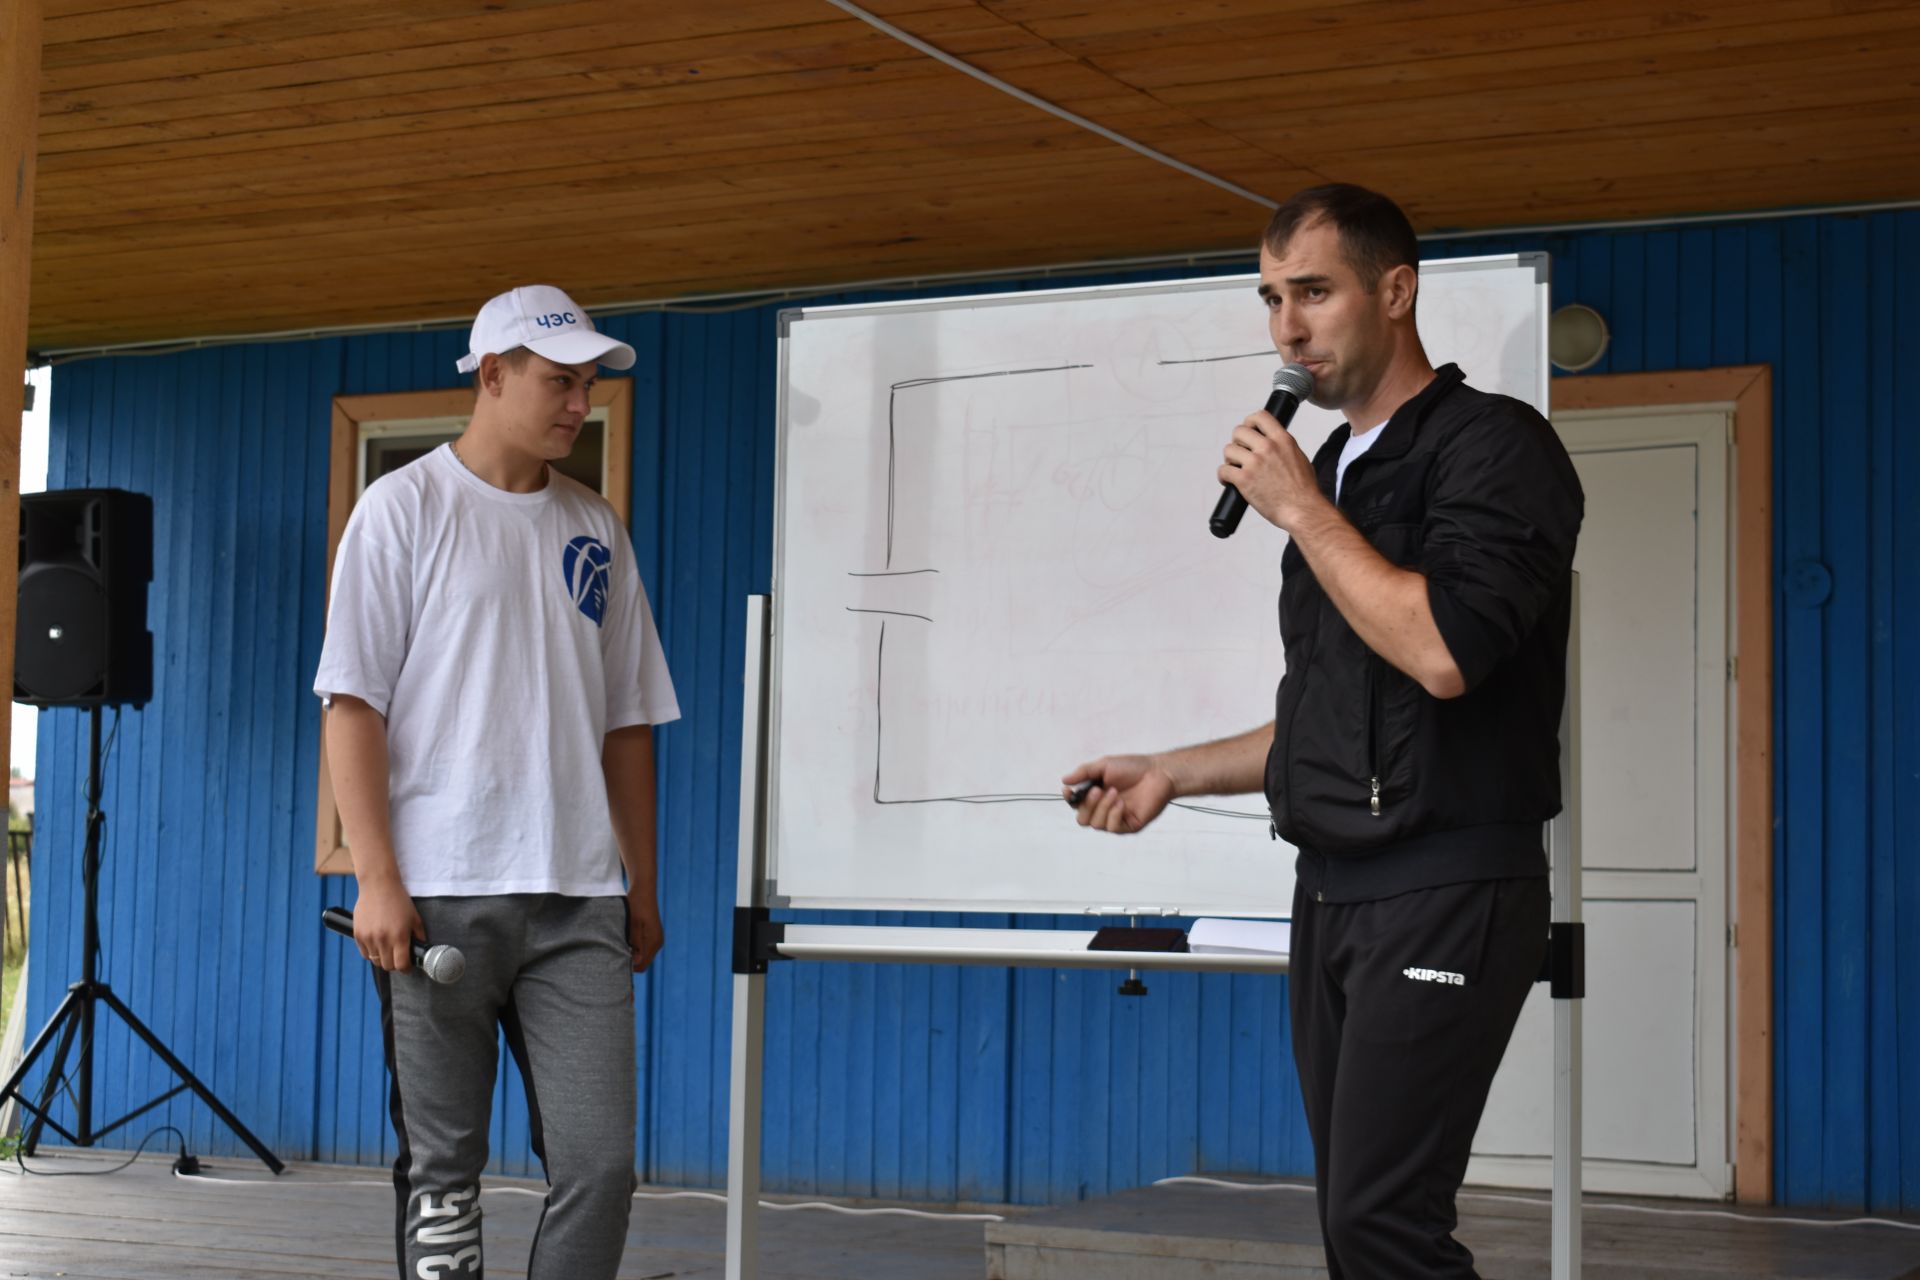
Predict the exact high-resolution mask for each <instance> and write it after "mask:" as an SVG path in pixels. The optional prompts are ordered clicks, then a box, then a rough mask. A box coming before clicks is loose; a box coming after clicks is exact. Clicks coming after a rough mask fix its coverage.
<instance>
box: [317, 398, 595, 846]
mask: <svg viewBox="0 0 1920 1280" xmlns="http://www.w3.org/2000/svg"><path fill="white" fill-rule="evenodd" d="M592 398H593V410H592V412H591V413H590V414H589V415H588V418H587V425H586V427H585V428H584V429H583V430H582V431H581V433H580V437H579V439H578V440H577V441H576V442H575V444H574V447H573V452H572V453H571V454H569V455H568V456H567V457H566V459H565V460H564V461H561V462H557V463H555V464H553V465H554V468H555V469H556V470H558V471H560V472H562V473H563V474H565V475H568V476H571V477H572V478H573V479H575V480H578V481H579V482H580V483H582V484H584V485H587V486H589V487H590V488H593V489H596V490H598V491H599V493H600V494H601V496H603V497H605V498H606V500H607V501H608V502H610V503H612V504H613V509H614V510H615V511H616V512H618V513H619V515H620V523H621V524H623V525H624V524H627V523H628V522H629V519H630V516H631V512H630V511H629V510H628V506H629V494H630V491H631V484H632V477H633V382H632V380H631V379H629V378H602V379H600V380H599V381H598V382H596V383H594V385H593V396H592ZM472 411H473V392H472V391H471V390H470V389H467V388H458V389H455V390H451V391H411V392H403V393H400V394H396V395H379V396H335V397H334V400H333V447H332V451H331V455H330V456H331V463H330V465H329V476H328V483H327V583H328V590H329V591H331V590H332V583H333V553H334V551H335V550H336V549H337V548H338V547H339V545H340V535H341V534H342V533H344V532H345V531H346V528H347V516H348V515H349V514H350V513H351V512H352V510H353V504H354V503H355V502H356V501H357V500H358V499H359V497H360V494H361V493H362V492H363V491H364V490H365V489H366V487H367V485H368V484H370V483H372V482H373V481H375V480H377V479H379V478H380V477H381V476H383V475H386V474H387V473H388V472H390V471H394V470H396V469H398V468H400V467H403V466H405V465H406V464H407V463H409V462H412V461H413V460H414V459H416V458H419V457H421V456H423V455H424V454H426V453H428V452H429V451H430V450H432V449H435V448H437V447H438V446H440V445H441V444H443V443H445V442H446V441H448V440H451V439H453V438H454V437H455V436H457V435H459V434H460V432H461V431H462V430H464V429H465V428H466V425H467V417H468V415H469V414H470V413H471V412H472ZM314 808H315V823H314V828H315V829H314V849H313V869H314V870H315V871H316V872H318V873H320V874H321V875H349V874H351V873H352V871H353V859H352V857H351V856H350V855H349V854H348V853H347V841H346V836H345V833H343V832H342V831H341V829H340V811H339V809H338V808H336V807H335V805H334V802H333V779H332V777H331V776H330V775H329V774H328V772H327V751H326V744H325V743H324V742H322V743H321V748H320V777H319V784H318V795H317V803H316V804H315V806H314Z"/></svg>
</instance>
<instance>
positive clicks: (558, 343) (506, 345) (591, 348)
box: [454, 284, 633, 373]
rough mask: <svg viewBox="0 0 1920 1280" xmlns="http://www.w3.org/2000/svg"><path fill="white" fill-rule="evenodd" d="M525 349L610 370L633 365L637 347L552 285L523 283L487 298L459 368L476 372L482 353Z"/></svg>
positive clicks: (568, 362)
mask: <svg viewBox="0 0 1920 1280" xmlns="http://www.w3.org/2000/svg"><path fill="white" fill-rule="evenodd" d="M515 347H525V348H527V349H528V350H530V351H533V352H536V353H538V354H540V355H543V356H545V357H546V358H547V359H549V360H551V361H553V362H554V363H555V364H585V363H586V362H587V361H589V360H594V361H598V362H599V363H601V364H604V365H606V366H607V367H608V368H609V369H631V368H633V348H632V347H630V346H628V345H627V344H626V343H624V342H622V341H620V340H619V339H618V338H609V337H608V336H607V335H606V334H604V333H601V332H599V331H598V330H596V329H595V328H594V327H593V317H591V316H589V315H588V314H587V313H586V310H585V309H584V308H582V307H581V306H580V304H578V303H577V302H575V301H574V300H573V299H572V298H569V297H568V296H567V295H566V294H565V293H563V292H561V291H560V290H558V289H556V288H554V287H553V286H552V285H550V284H523V285H521V286H520V287H519V288H518V289H509V290H507V291H506V292H505V293H503V294H500V295H499V296H498V297H494V298H489V299H487V305H486V306H484V307H481V308H480V314H479V315H477V316H475V317H474V318H473V334H472V336H471V337H469V338H468V339H467V354H466V355H464V356H461V357H460V359H459V361H458V362H457V363H456V364H455V366H454V367H455V368H457V369H459V370H460V372H462V373H472V372H473V371H474V370H475V369H478V368H479V367H480V357H481V356H484V355H486V354H488V353H489V352H492V353H493V354H495V355H499V354H501V353H503V352H507V351H511V350H513V349H514V348H515Z"/></svg>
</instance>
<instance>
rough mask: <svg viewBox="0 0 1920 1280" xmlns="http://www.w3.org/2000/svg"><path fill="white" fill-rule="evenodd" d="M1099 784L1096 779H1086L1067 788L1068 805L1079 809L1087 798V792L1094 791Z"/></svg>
mask: <svg viewBox="0 0 1920 1280" xmlns="http://www.w3.org/2000/svg"><path fill="white" fill-rule="evenodd" d="M1097 783H1098V780H1097V779H1094V778H1084V779H1082V780H1081V781H1079V782H1076V783H1074V784H1073V785H1072V786H1071V787H1068V788H1067V803H1068V804H1069V805H1072V806H1073V807H1074V808H1076V809H1078V808H1079V807H1080V802H1081V801H1083V800H1085V799H1086V798H1087V792H1089V791H1091V790H1093V788H1094V787H1095V786H1096V785H1097Z"/></svg>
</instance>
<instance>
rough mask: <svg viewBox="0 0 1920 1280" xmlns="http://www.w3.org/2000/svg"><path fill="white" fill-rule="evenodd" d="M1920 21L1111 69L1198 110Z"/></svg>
mask: <svg viewBox="0 0 1920 1280" xmlns="http://www.w3.org/2000/svg"><path fill="white" fill-rule="evenodd" d="M1916 21H1917V19H1916V16H1915V15H1914V14H1910V13H1906V12H1893V11H1878V12H1868V13H1860V14H1850V15H1846V16H1844V17H1841V18H1825V17H1821V18H1796V19H1780V20H1778V21H1769V22H1757V23H1753V24H1750V25H1744V26H1737V27H1735V26H1729V27H1722V28H1718V29H1716V30H1715V31H1714V32H1713V33H1711V35H1706V34H1703V33H1700V32H1694V31H1668V32H1664V33H1656V34H1651V35H1646V36H1631V37H1619V38H1612V39H1590V40H1587V39H1583V40H1569V41H1565V42H1562V43H1559V44H1549V45H1541V46H1535V47H1531V48H1529V49H1527V50H1525V51H1522V52H1515V51H1512V50H1507V49H1491V50H1481V51H1477V52H1466V53H1459V54H1454V55H1451V56H1448V57H1437V58H1422V59H1418V60H1414V61H1401V62H1371V61H1370V62H1364V63H1356V64H1352V65H1342V66H1325V67H1320V68H1316V69H1315V70H1314V72H1313V73H1312V75H1311V77H1308V78H1303V79H1301V80H1300V81H1299V82H1298V83H1297V84H1296V83H1293V82H1288V81H1285V80H1282V79H1279V78H1276V77H1275V76H1273V74H1272V73H1271V69H1270V68H1269V67H1267V66H1266V65H1265V64H1263V63H1262V62H1261V60H1260V59H1258V58H1248V57H1243V56H1239V55H1235V54H1228V55H1226V56H1223V57H1216V58H1214V59H1212V60H1211V61H1210V62H1209V63H1208V64H1207V66H1206V68H1205V70H1206V75H1205V76H1204V77H1202V78H1194V79H1179V78H1172V79H1165V80H1163V79H1156V78H1155V77H1153V76H1152V75H1148V74H1144V68H1146V67H1147V66H1148V65H1149V64H1148V63H1147V62H1144V61H1143V62H1139V63H1122V64H1120V65H1115V66H1113V67H1112V68H1111V70H1112V71H1113V73H1114V74H1115V75H1116V76H1118V77H1120V78H1122V79H1125V80H1127V81H1128V82H1130V83H1131V82H1134V81H1135V80H1136V79H1144V80H1146V81H1147V87H1148V88H1150V89H1152V91H1153V92H1155V93H1157V94H1160V95H1162V96H1164V97H1166V98H1167V99H1168V100H1169V101H1175V102H1180V103H1182V104H1184V105H1187V106H1189V107H1196V108H1197V107H1199V106H1201V105H1203V104H1204V103H1205V102H1207V101H1209V100H1219V101H1230V100H1245V99H1247V98H1249V97H1252V98H1274V99H1285V100H1287V101H1289V102H1299V101H1305V100H1311V101H1321V100H1327V101H1339V100H1346V99H1358V98H1360V97H1364V96H1368V95H1392V94H1397V93H1399V92H1401V91H1402V90H1404V89H1406V88H1408V87H1411V86H1415V85H1424V84H1431V83H1439V84H1447V85H1461V86H1468V87H1474V86H1481V85H1492V84H1495V83H1500V82H1503V81H1504V80H1505V79H1506V78H1507V77H1509V76H1528V75H1535V76H1538V75H1541V74H1546V73H1554V74H1561V75H1563V76H1564V77H1565V82H1566V83H1567V84H1569V85H1570V86H1571V85H1573V84H1577V83H1579V82H1581V81H1582V80H1583V79H1585V78H1588V77H1589V76H1591V75H1595V74H1598V75H1605V74H1610V73H1609V72H1608V71H1606V70H1604V69H1606V68H1611V67H1615V66H1618V65H1620V64H1634V63H1639V64H1641V65H1644V66H1646V67H1648V68H1649V69H1654V68H1657V67H1658V66H1659V65H1661V61H1662V60H1663V59H1671V58H1676V57H1680V58H1685V57H1710V56H1714V55H1716V54H1728V55H1731V56H1733V57H1736V58H1737V57H1740V56H1743V55H1746V54H1754V53H1758V54H1759V56H1761V57H1768V58H1770V57H1771V56H1772V55H1771V54H1770V53H1768V52H1767V51H1769V50H1773V49H1778V48H1792V47H1793V46H1794V45H1796V44H1799V43H1808V42H1816V41H1823V40H1836V39H1839V40H1844V39H1849V38H1851V39H1855V40H1860V39H1872V38H1874V37H1876V36H1879V35H1882V34H1886V33H1898V32H1902V31H1911V30H1913V29H1914V27H1915V25H1916ZM1161 65H1163V66H1164V64H1161ZM1176 80H1177V82H1176Z"/></svg>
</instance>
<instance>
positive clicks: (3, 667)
mask: <svg viewBox="0 0 1920 1280" xmlns="http://www.w3.org/2000/svg"><path fill="white" fill-rule="evenodd" d="M40 6H41V0H11V2H10V3H9V4H8V5H7V6H6V7H5V9H4V10H0V682H4V687H5V689H6V691H7V692H6V696H5V697H0V765H4V766H11V764H12V747H13V695H12V691H13V628H14V621H15V619H14V609H15V606H16V605H17V603H18V595H19V586H20V564H19V558H18V557H17V556H16V555H14V553H13V548H14V546H15V544H16V543H18V542H19V540H20V416H21V410H22V407H23V406H22V398H23V397H22V389H23V388H24V387H25V386H26V380H27V379H26V371H27V294H28V285H29V283H30V282H31V280H32V278H33V185H34V184H33V180H34V171H35V163H34V161H35V158H36V156H37V154H38V146H39V133H40V30H41V21H40ZM7 771H8V772H9V773H10V772H11V769H10V768H8V770H7Z"/></svg>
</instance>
